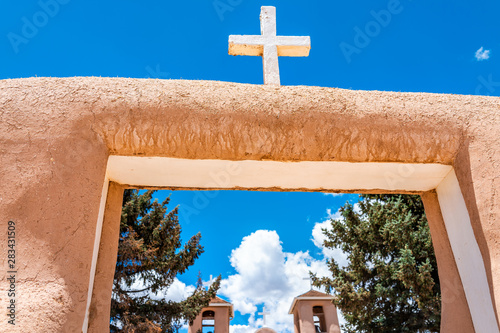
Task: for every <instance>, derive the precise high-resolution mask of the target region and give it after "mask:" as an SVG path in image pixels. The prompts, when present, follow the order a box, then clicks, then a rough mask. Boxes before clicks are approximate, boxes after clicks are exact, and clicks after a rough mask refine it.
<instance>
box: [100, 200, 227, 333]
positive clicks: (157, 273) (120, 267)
mask: <svg viewBox="0 0 500 333" xmlns="http://www.w3.org/2000/svg"><path fill="white" fill-rule="evenodd" d="M154 192H155V191H146V192H144V193H142V194H141V193H139V191H137V190H125V193H124V196H123V209H122V216H121V224H120V239H119V245H118V257H117V261H116V269H115V275H114V281H113V298H112V303H111V324H110V330H111V332H130V333H132V332H135V333H140V332H141V333H142V332H148V333H149V332H170V333H171V332H177V331H178V329H179V328H180V326H181V324H182V323H183V322H184V321H188V322H189V321H193V320H194V318H195V317H196V315H197V314H198V313H199V312H200V311H201V309H202V308H203V307H205V306H207V305H208V303H209V302H210V299H211V298H212V297H214V296H215V294H216V292H217V289H218V288H219V285H220V277H219V278H218V279H216V280H215V282H214V283H213V284H212V285H211V286H210V288H209V289H208V290H205V288H203V286H202V285H201V283H198V285H197V288H196V290H195V291H194V292H193V294H192V295H191V296H189V297H188V298H187V299H186V300H184V301H181V302H174V301H170V300H165V299H161V298H160V297H152V295H154V294H156V293H158V292H165V291H166V289H168V287H169V286H170V285H171V284H172V283H173V282H174V278H175V277H176V276H177V274H182V273H184V272H185V271H186V270H187V269H188V268H189V267H190V266H192V265H193V264H194V262H195V260H196V259H197V258H198V257H199V256H200V255H201V254H202V253H203V247H202V246H201V245H200V239H201V235H200V234H199V233H198V234H197V235H195V236H193V237H191V239H190V240H189V241H188V242H187V243H185V244H184V246H182V242H181V237H180V236H181V227H180V224H179V221H178V216H177V214H178V210H177V208H174V209H173V210H171V211H168V210H167V205H168V203H169V201H170V198H167V199H166V200H165V201H163V202H162V203H159V202H158V201H157V200H154V201H152V195H153V193H154ZM181 247H182V248H181ZM138 285H140V286H141V287H139V288H137V286H138Z"/></svg>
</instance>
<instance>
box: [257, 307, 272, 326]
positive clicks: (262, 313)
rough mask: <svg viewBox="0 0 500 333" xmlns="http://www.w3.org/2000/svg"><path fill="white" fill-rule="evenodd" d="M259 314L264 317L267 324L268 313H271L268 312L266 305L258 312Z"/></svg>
mask: <svg viewBox="0 0 500 333" xmlns="http://www.w3.org/2000/svg"><path fill="white" fill-rule="evenodd" d="M257 314H258V315H259V316H262V318H264V325H265V324H266V316H267V315H270V313H269V312H266V308H265V307H264V308H263V309H262V312H259V313H257Z"/></svg>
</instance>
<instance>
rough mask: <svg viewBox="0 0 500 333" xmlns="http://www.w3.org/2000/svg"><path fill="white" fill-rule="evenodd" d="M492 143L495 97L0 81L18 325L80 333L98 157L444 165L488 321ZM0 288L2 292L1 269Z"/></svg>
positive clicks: (2, 208) (497, 119)
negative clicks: (480, 263) (483, 287)
mask: <svg viewBox="0 0 500 333" xmlns="http://www.w3.org/2000/svg"><path fill="white" fill-rule="evenodd" d="M499 136H500V98H498V97H483V96H458V95H439V94H423V93H395V92H378V91H371V92H367V91H350V90H342V89H334V88H320V87H287V86H282V87H269V86H259V85H247V84H236V83H224V82H208V81H175V80H149V79H123V78H95V77H89V78H81V77H76V78H29V79H15V80H2V81H0V161H1V169H0V183H1V184H2V188H1V190H0V216H1V225H2V226H3V227H4V228H6V225H7V221H9V220H13V221H15V222H16V224H17V230H18V236H17V237H18V238H17V242H18V243H17V244H18V245H17V253H18V257H17V260H18V271H19V275H18V277H19V281H18V291H19V297H18V312H17V314H18V318H17V319H18V324H19V325H18V327H17V328H18V329H19V330H18V331H19V332H26V331H33V332H35V331H47V332H77V331H79V330H80V329H81V327H82V323H83V320H84V314H85V307H86V304H87V294H88V290H87V289H88V285H89V274H90V266H91V262H92V254H93V247H94V237H95V232H96V221H97V216H98V211H99V204H100V201H101V198H100V197H101V193H102V187H103V182H104V179H105V172H106V163H107V157H108V156H109V155H125V156H163V157H175V158H183V159H224V160H259V161H262V160H273V161H290V162H294V161H347V162H402V163H440V164H447V165H453V166H454V168H455V170H456V172H457V177H458V178H459V182H460V187H461V190H462V193H463V196H464V198H465V201H466V204H467V208H468V210H469V214H470V216H471V221H472V227H473V229H474V233H475V235H476V239H477V241H478V244H479V247H480V250H481V253H482V255H483V258H484V260H485V266H486V271H487V275H488V280H489V284H490V289H491V292H492V295H493V303H494V305H495V307H496V311H497V317H498V309H500V244H499V242H498V239H500V228H499V227H498V224H497V221H498V217H499V212H500V208H499V194H498V190H499V182H500V181H499V179H500V177H499V174H500V173H499V171H498V170H500V152H499V149H498V142H497V141H498V138H499ZM4 230H5V229H4ZM0 235H1V236H0V241H1V244H6V243H7V241H6V237H7V236H6V233H5V232H3V231H2V232H1V233H0ZM433 237H434V236H433ZM1 258H2V267H6V257H5V256H2V257H1ZM3 269H4V268H3ZM0 286H1V288H0V290H5V286H7V282H6V277H5V274H2V276H1V280H0ZM104 294H106V293H104ZM0 298H1V299H2V302H3V299H4V298H5V295H4V294H2V295H1V296H0ZM2 306H3V305H2ZM5 325H6V321H5V320H2V321H1V322H0V331H5V329H6V327H7V326H5ZM7 328H8V329H9V330H8V331H9V332H10V331H12V332H15V329H14V330H12V327H10V326H9V327H7Z"/></svg>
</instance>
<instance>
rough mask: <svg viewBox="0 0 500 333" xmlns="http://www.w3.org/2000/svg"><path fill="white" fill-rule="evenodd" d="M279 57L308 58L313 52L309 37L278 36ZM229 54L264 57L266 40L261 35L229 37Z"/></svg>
mask: <svg viewBox="0 0 500 333" xmlns="http://www.w3.org/2000/svg"><path fill="white" fill-rule="evenodd" d="M275 38H276V41H275V42H276V47H277V49H278V57H307V56H309V51H310V50H311V38H310V37H309V36H276V37H275ZM229 54H230V55H247V56H260V57H262V56H263V55H264V40H263V38H262V36H261V35H250V36H248V35H246V36H245V35H231V36H229Z"/></svg>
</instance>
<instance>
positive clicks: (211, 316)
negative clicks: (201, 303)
mask: <svg viewBox="0 0 500 333" xmlns="http://www.w3.org/2000/svg"><path fill="white" fill-rule="evenodd" d="M231 319H233V305H232V304H231V303H229V302H226V301H225V300H223V299H222V298H219V297H217V296H215V297H214V298H212V299H211V300H210V304H208V306H207V307H206V308H203V309H202V310H201V313H200V314H199V315H198V316H197V317H196V319H195V320H194V321H193V324H192V325H189V328H188V333H199V332H202V333H229V321H230V320H231Z"/></svg>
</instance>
